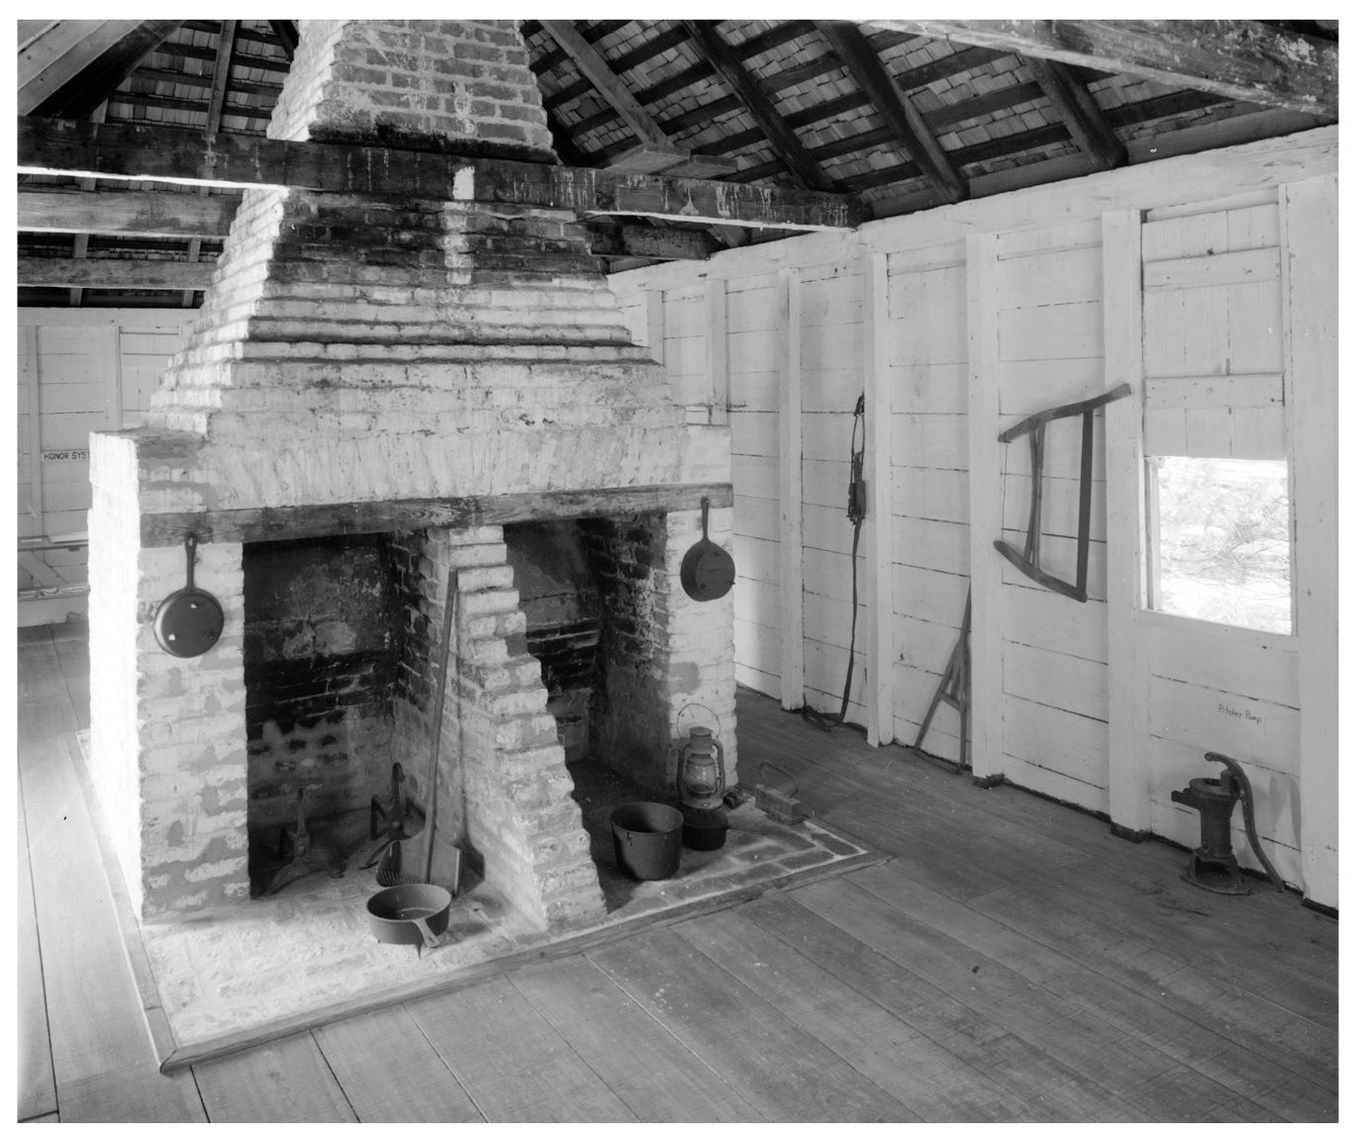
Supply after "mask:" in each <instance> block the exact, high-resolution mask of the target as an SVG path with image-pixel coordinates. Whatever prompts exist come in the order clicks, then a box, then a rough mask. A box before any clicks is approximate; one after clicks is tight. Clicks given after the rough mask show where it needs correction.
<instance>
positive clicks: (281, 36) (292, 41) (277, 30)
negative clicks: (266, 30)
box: [268, 20, 301, 62]
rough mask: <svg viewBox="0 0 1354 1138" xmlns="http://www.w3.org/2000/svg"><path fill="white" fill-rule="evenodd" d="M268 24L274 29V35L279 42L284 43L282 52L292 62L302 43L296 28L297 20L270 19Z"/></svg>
mask: <svg viewBox="0 0 1354 1138" xmlns="http://www.w3.org/2000/svg"><path fill="white" fill-rule="evenodd" d="M268 26H269V27H270V28H272V29H273V35H275V36H277V42H278V43H280V44H281V45H282V53H283V54H284V55H285V56H286V57H287V60H288V62H290V61H291V60H292V59H293V58H294V57H295V55H296V49H297V47H299V46H300V43H301V35H300V33H299V32H298V31H297V29H296V21H295V20H269V21H268Z"/></svg>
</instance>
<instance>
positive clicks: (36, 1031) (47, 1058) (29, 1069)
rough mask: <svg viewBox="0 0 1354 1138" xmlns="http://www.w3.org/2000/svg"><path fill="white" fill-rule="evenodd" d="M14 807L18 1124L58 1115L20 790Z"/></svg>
mask: <svg viewBox="0 0 1354 1138" xmlns="http://www.w3.org/2000/svg"><path fill="white" fill-rule="evenodd" d="M15 797H16V800H17V804H18V811H17V814H18V823H19V870H18V895H17V897H16V902H17V910H18V914H17V916H18V938H17V945H16V957H17V960H16V963H17V965H18V973H19V988H18V996H19V1001H18V1008H17V1009H16V1011H17V1014H18V1020H19V1023H18V1028H19V1031H18V1049H19V1056H18V1057H19V1084H18V1094H19V1119H20V1121H22V1120H24V1119H30V1118H38V1117H40V1116H42V1115H46V1114H52V1113H53V1112H55V1110H56V1076H55V1075H54V1074H53V1072H52V1043H51V1037H50V1035H49V1033H48V1030H47V1002H46V994H45V992H44V990H43V983H42V953H41V949H40V948H39V945H38V914H37V910H36V908H35V907H34V902H33V876H32V871H31V869H30V865H29V856H28V825H27V822H26V820H25V817H24V806H23V791H22V788H20V791H19V793H18V794H17V795H16V796H15Z"/></svg>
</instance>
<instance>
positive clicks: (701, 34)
mask: <svg viewBox="0 0 1354 1138" xmlns="http://www.w3.org/2000/svg"><path fill="white" fill-rule="evenodd" d="M682 23H683V26H684V27H685V28H686V29H687V30H688V31H689V32H690V33H691V37H692V39H694V40H695V41H696V42H697V43H698V44H699V45H700V48H701V50H702V51H703V52H704V53H705V57H706V58H707V59H708V60H709V61H710V63H711V65H712V66H713V67H714V68H715V70H716V71H718V72H719V74H720V76H721V77H722V78H723V79H724V81H725V82H726V83H727V84H728V85H729V86H730V87H732V88H733V90H734V94H735V95H736V96H737V97H738V99H739V101H740V102H742V104H743V105H744V106H745V107H746V108H747V112H748V114H750V115H751V116H752V118H753V119H754V121H755V122H756V123H757V125H758V126H759V127H761V128H762V131H763V132H764V133H765V134H766V137H767V141H768V142H770V143H771V148H772V149H773V150H774V151H775V152H776V154H777V156H778V157H779V158H780V159H781V161H782V162H784V163H785V168H786V169H787V170H789V171H790V175H791V177H793V178H794V180H795V181H796V182H798V183H799V184H800V185H801V186H803V187H804V188H805V189H810V190H828V189H831V187H832V181H831V179H830V178H828V176H827V175H826V174H825V173H824V172H823V169H822V167H820V166H819V165H818V163H817V162H815V161H814V160H813V157H812V155H810V154H809V152H808V149H807V148H806V147H805V146H804V144H803V143H802V142H800V141H799V139H798V137H797V136H796V135H795V132H794V131H793V130H791V129H790V128H789V127H788V126H787V125H786V124H785V120H784V119H783V118H782V117H781V115H780V112H779V111H777V110H776V108H775V107H773V106H772V105H771V100H770V98H768V97H767V94H766V92H765V91H763V90H762V89H761V87H760V86H758V84H757V81H756V80H755V79H754V78H753V77H752V76H751V75H750V74H749V73H748V70H747V68H746V67H744V66H743V61H742V60H741V59H740V58H739V57H738V54H737V53H736V52H735V51H734V50H733V49H732V48H730V47H729V45H728V44H727V43H726V42H725V41H724V40H723V39H722V38H721V37H720V35H719V33H718V32H716V31H715V28H714V23H713V22H712V21H709V20H683V21H682Z"/></svg>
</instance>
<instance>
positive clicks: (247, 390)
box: [89, 21, 737, 929]
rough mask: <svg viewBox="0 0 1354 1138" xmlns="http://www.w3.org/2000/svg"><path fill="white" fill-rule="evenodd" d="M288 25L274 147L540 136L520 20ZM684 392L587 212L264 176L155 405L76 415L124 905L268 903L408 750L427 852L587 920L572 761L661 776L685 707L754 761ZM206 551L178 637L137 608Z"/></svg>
mask: <svg viewBox="0 0 1354 1138" xmlns="http://www.w3.org/2000/svg"><path fill="white" fill-rule="evenodd" d="M301 31H302V36H301V45H300V47H299V49H298V51H297V54H296V58H295V60H294V62H293V66H292V71H291V74H290V75H289V77H288V80H287V84H286V87H285V88H284V91H283V96H282V99H281V101H280V103H279V106H278V110H277V112H276V113H275V115H274V119H273V125H272V127H271V128H270V130H271V131H272V133H274V134H275V136H277V137H287V138H292V139H305V138H311V137H313V138H325V139H329V140H332V139H334V138H340V137H349V138H357V139H362V140H367V139H369V138H370V137H372V136H381V137H386V136H389V135H390V134H392V133H393V134H395V135H396V136H398V138H399V139H400V141H401V145H404V146H411V145H417V144H419V140H423V143H424V144H426V145H428V146H430V147H433V146H441V145H445V144H446V141H447V139H451V140H452V141H454V142H457V143H458V144H460V145H466V144H468V143H471V142H473V143H475V144H477V145H481V146H490V145H491V144H492V146H494V147H498V148H500V149H502V148H505V147H506V148H507V149H508V151H509V152H511V153H514V154H515V155H516V156H517V157H519V158H520V157H523V156H527V157H530V158H533V159H534V160H538V161H552V160H553V156H552V155H551V154H550V152H549V145H548V134H547V133H546V131H545V122H544V111H543V110H542V109H541V107H540V100H539V95H538V94H537V93H536V91H535V85H534V80H533V79H532V76H531V73H530V71H529V69H528V68H527V67H526V54H525V51H524V50H523V49H522V45H521V40H520V37H519V36H518V34H517V32H516V29H515V27H514V25H513V24H512V23H511V22H495V21H485V22H479V23H470V22H436V21H408V22H394V23H385V22H376V21H314V22H304V21H303V22H302V26H301ZM472 49H473V50H472ZM381 69H385V72H386V73H387V78H386V80H385V81H384V83H378V82H376V80H375V79H373V76H374V75H378V73H379V72H380V71H381ZM410 75H413V76H417V77H418V81H419V82H420V83H422V84H424V85H425V86H426V85H427V84H428V83H429V82H432V81H433V79H437V81H438V82H443V83H447V84H450V85H451V87H452V88H453V92H452V93H451V94H448V95H447V96H446V97H445V98H444V99H442V100H441V101H440V102H439V101H438V100H436V99H432V98H427V99H420V100H414V99H411V98H404V99H403V101H401V100H399V99H393V98H392V95H391V93H392V92H396V91H407V90H408V89H409V86H410V84H409V83H406V82H401V78H400V77H401V76H410ZM378 77H379V76H378ZM430 77H432V78H430ZM439 77H440V78H439ZM457 84H459V87H458V86H457ZM476 85H478V86H479V89H480V96H479V97H478V98H477V99H474V100H471V99H470V98H469V93H470V92H471V90H472V89H474V88H475V87H476ZM456 91H460V92H461V93H462V94H465V95H466V97H465V98H461V97H460V96H459V95H456V94H455V92H456ZM471 102H474V103H475V104H476V108H477V110H476V114H477V116H478V117H476V115H469V114H468V111H467V108H468V107H469V106H470V104H471ZM430 108H432V109H431V110H430ZM437 108H440V109H437ZM509 126H510V127H512V128H513V129H512V131H509V132H507V133H505V128H507V127H509ZM685 418H686V416H685V413H684V411H683V409H682V408H680V407H678V406H676V405H675V404H674V403H673V402H672V400H671V398H670V394H669V388H668V385H667V383H666V381H665V378H664V375H663V371H662V368H661V367H660V366H659V365H657V364H655V363H654V362H653V361H652V360H651V359H649V358H648V355H647V353H646V352H645V351H644V350H643V349H641V348H637V347H636V346H635V345H634V344H633V343H632V342H631V341H630V337H629V334H628V332H627V331H626V329H625V326H624V323H623V321H622V320H621V318H620V314H619V312H618V310H617V307H616V303H615V300H614V297H613V296H612V294H611V292H610V290H609V289H608V288H607V287H606V282H605V278H604V276H603V275H602V273H601V271H600V265H599V264H598V263H597V262H596V261H594V260H593V258H592V257H591V256H590V255H589V252H588V248H587V242H586V238H585V235H584V233H583V231H582V228H581V226H580V225H579V222H578V219H577V218H576V217H575V216H574V215H573V214H572V213H570V212H567V211H560V210H549V209H539V208H534V207H529V206H512V205H504V204H502V203H497V204H492V205H490V204H487V203H481V202H477V201H476V200H475V199H474V195H473V190H471V191H467V192H464V193H461V192H459V191H457V192H453V188H452V187H448V199H447V200H408V199H388V198H384V197H382V196H381V195H380V194H379V193H373V194H369V195H356V194H334V193H320V192H312V191H303V190H295V189H292V190H284V189H255V190H249V191H246V194H245V197H244V199H243V202H242V204H241V206H240V208H239V211H238V213H237V215H236V219H235V222H234V224H233V227H232V231H231V234H230V237H229V238H228V240H227V243H226V246H225V250H224V252H223V254H222V257H221V259H220V261H219V262H218V267H217V271H216V276H215V278H214V282H213V286H212V289H211V290H210V292H209V293H208V295H207V299H206V302H205V303H204V306H203V308H202V310H201V312H200V314H199V318H198V321H197V323H196V324H195V326H194V329H193V331H192V332H191V334H190V337H189V339H188V342H187V344H186V346H185V347H184V349H183V350H182V351H181V352H180V353H179V355H178V356H177V357H176V359H175V360H174V362H173V364H172V366H171V368H170V370H169V371H168V373H167V374H166V376H165V379H164V381H163V383H162V385H161V387H160V390H159V391H158V392H157V394H156V396H155V399H154V402H153V406H152V408H151V410H150V411H149V412H148V413H147V415H146V420H145V425H144V426H142V427H140V428H137V429H135V430H131V431H122V432H110V433H102V434H98V435H95V436H94V438H93V440H92V447H91V472H92V473H91V478H92V482H93V487H94V503H93V507H92V509H91V513H90V523H89V528H90V577H91V582H92V585H91V590H92V591H91V605H90V648H91V717H92V725H91V774H92V778H93V781H94V783H95V786H96V790H97V792H98V794H99V797H100V799H101V802H102V806H103V813H104V816H105V819H106V821H107V824H108V828H109V831H110V833H111V836H112V839H113V842H114V846H115V848H116V852H117V856H118V859H119V861H120V863H121V866H122V869H123V872H124V875H125V877H126V880H127V884H128V890H129V893H130V895H131V897H132V900H133V904H134V906H135V908H136V909H137V911H138V913H139V915H140V917H141V919H142V920H144V921H168V920H175V919H183V918H187V917H191V916H193V915H194V914H198V913H202V912H217V911H219V910H221V909H222V908H223V907H230V906H237V905H247V904H249V903H250V899H251V895H254V894H257V893H259V892H260V891H261V890H267V889H268V888H271V887H275V886H277V885H279V884H280V883H281V881H282V878H281V877H279V876H278V874H277V873H276V871H275V870H273V869H269V868H268V866H267V862H268V857H271V856H275V851H274V849H273V847H274V846H275V845H276V844H277V842H278V838H279V835H285V834H286V833H288V832H289V829H290V832H292V833H293V834H295V833H296V831H297V827H298V824H299V825H301V826H305V825H306V824H307V820H309V821H311V822H313V821H314V820H317V819H324V818H329V817H336V816H342V815H352V814H358V815H360V814H361V813H362V811H364V810H365V809H366V808H367V806H368V804H369V803H370V802H371V800H372V799H373V798H377V799H384V798H388V797H389V795H390V790H391V786H392V769H393V767H394V765H395V764H396V763H398V764H399V766H400V769H401V771H402V773H403V774H404V776H405V780H406V781H405V783H404V784H403V786H404V788H405V790H406V792H407V793H408V794H409V796H410V797H411V799H412V800H414V801H416V802H417V803H418V805H419V809H420V810H421V811H422V812H423V813H424V814H425V815H434V816H435V817H436V819H437V828H436V842H437V848H435V849H434V850H433V859H434V864H437V863H438V861H439V858H441V857H442V856H443V855H445V854H447V853H448V852H449V850H450V847H451V846H453V845H454V846H456V847H457V848H458V849H460V850H462V851H463V852H464V853H465V854H467V855H468V856H469V860H470V864H471V866H472V867H473V868H474V869H475V870H476V871H477V872H479V873H480V874H482V876H483V878H484V880H485V881H486V883H488V884H489V885H491V886H493V887H494V888H495V889H496V890H497V892H498V893H499V894H501V895H502V896H503V898H504V899H505V900H506V901H507V903H508V904H509V905H510V906H511V907H512V908H513V909H514V910H516V911H517V912H518V913H519V914H521V915H523V916H525V917H526V918H527V919H528V920H529V921H530V922H531V923H532V924H533V925H535V926H536V927H539V928H543V929H552V928H559V927H566V926H571V925H577V924H581V923H586V922H587V921H588V920H590V919H591V918H592V917H594V916H595V915H597V914H598V912H599V911H600V907H601V905H602V898H601V894H600V890H599V885H598V875H597V866H596V865H595V864H594V863H593V861H592V858H591V856H590V853H589V844H590V843H589V837H588V834H587V833H586V831H585V830H584V829H583V827H582V825H581V819H580V810H579V806H578V803H577V802H576V801H575V800H574V798H573V796H572V794H571V790H572V780H571V776H570V766H571V764H574V763H576V762H578V761H581V760H583V759H585V758H586V759H590V760H591V761H594V762H599V763H602V764H605V765H606V766H608V767H610V768H613V769H614V770H616V771H617V772H619V773H620V774H622V775H624V776H625V778H626V779H628V780H630V781H631V782H632V783H634V784H636V785H637V786H638V787H640V788H642V789H643V790H644V791H645V792H646V793H650V794H652V795H654V796H664V795H671V794H672V792H673V788H674V784H675V766H676V754H677V746H678V744H679V742H680V739H679V737H678V732H679V730H680V725H679V722H678V717H679V716H681V715H682V713H683V712H684V711H685V710H686V709H688V708H689V707H690V706H691V705H693V704H694V705H699V706H700V707H701V708H703V709H706V710H707V711H708V712H709V713H710V714H712V715H713V716H715V717H716V718H717V719H718V721H719V722H720V723H721V724H722V725H723V732H722V740H723V744H724V748H725V762H726V766H727V767H728V770H727V775H728V778H729V781H730V782H733V781H734V780H736V777H737V776H736V763H737V747H736V739H735V737H734V733H733V699H734V681H733V643H732V642H733V618H732V599H731V597H729V596H726V597H724V598H722V599H720V600H717V601H709V602H701V601H697V600H694V599H692V598H691V597H689V596H687V595H686V593H685V592H684V591H683V589H682V586H681V580H680V569H681V561H682V557H683V554H684V553H685V552H686V550H687V549H688V548H689V547H690V546H691V545H692V544H693V543H694V542H695V541H696V540H697V539H698V538H699V537H700V534H701V503H702V500H703V499H708V500H709V501H710V503H711V504H712V506H713V509H712V510H711V511H710V528H711V531H712V536H713V537H714V538H715V539H716V540H721V538H722V539H723V541H724V543H725V544H727V540H728V532H729V525H730V514H731V509H730V507H731V505H732V497H731V491H730V487H729V443H728V434H727V430H726V429H724V428H720V427H714V426H695V425H688V424H687V423H686V422H685ZM189 538H192V539H194V540H195V550H189V552H187V553H186V550H187V549H188V548H189V547H188V546H187V545H186V540H187V539H189ZM188 557H191V558H192V561H193V578H194V584H195V586H196V587H197V588H200V589H203V590H206V591H207V592H209V593H211V594H212V595H213V597H214V598H215V599H216V600H217V601H218V602H219V604H220V605H221V609H222V612H223V619H224V623H223V626H222V630H221V634H220V636H219V638H217V639H216V640H215V642H214V643H213V644H212V646H211V647H210V648H209V649H207V650H206V651H205V652H202V653H201V654H199V655H194V656H187V657H184V656H178V655H175V654H173V653H171V652H167V651H166V650H165V649H164V647H163V646H162V644H161V642H160V641H159V640H158V638H157V635H156V628H155V618H156V614H157V612H158V611H159V608H160V605H161V604H162V603H163V601H164V600H165V598H166V597H167V596H169V595H170V594H171V593H173V591H174V590H176V589H179V588H182V587H183V586H184V584H185V575H186V572H187V564H186V560H187V558H188ZM449 590H454V595H452V593H450V592H449ZM448 621H452V623H451V624H450V625H448V623H447V622H448ZM444 644H446V645H447V646H448V647H447V651H446V654H445V656H444V655H443V645H444ZM439 711H440V719H439V718H438V714H439ZM685 722H686V721H685V720H683V723H685ZM434 755H437V756H439V757H440V763H441V767H440V769H439V770H438V772H437V773H436V775H434V771H433V769H432V759H433V756H434ZM434 785H435V786H436V788H437V789H436V796H437V797H436V799H435V800H434V798H433V791H432V788H433V786H434ZM251 864H252V872H251ZM283 876H285V875H283Z"/></svg>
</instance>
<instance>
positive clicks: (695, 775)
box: [677, 727, 729, 850]
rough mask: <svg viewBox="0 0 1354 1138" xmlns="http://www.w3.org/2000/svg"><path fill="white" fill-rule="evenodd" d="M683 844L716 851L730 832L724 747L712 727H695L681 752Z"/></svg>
mask: <svg viewBox="0 0 1354 1138" xmlns="http://www.w3.org/2000/svg"><path fill="white" fill-rule="evenodd" d="M677 793H678V794H679V795H681V811H682V820H683V826H682V844H683V845H686V846H690V847H691V848H692V849H703V850H714V849H718V848H719V847H720V846H722V845H723V844H724V838H725V836H726V835H727V833H728V829H729V816H728V811H726V810H725V808H724V748H723V746H722V745H721V744H720V742H719V740H718V739H716V738H715V735H714V732H713V731H711V730H710V728H708V727H692V728H691V730H690V731H689V732H688V734H687V736H686V738H685V739H684V740H683V741H682V744H681V746H680V747H679V748H678V751H677Z"/></svg>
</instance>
